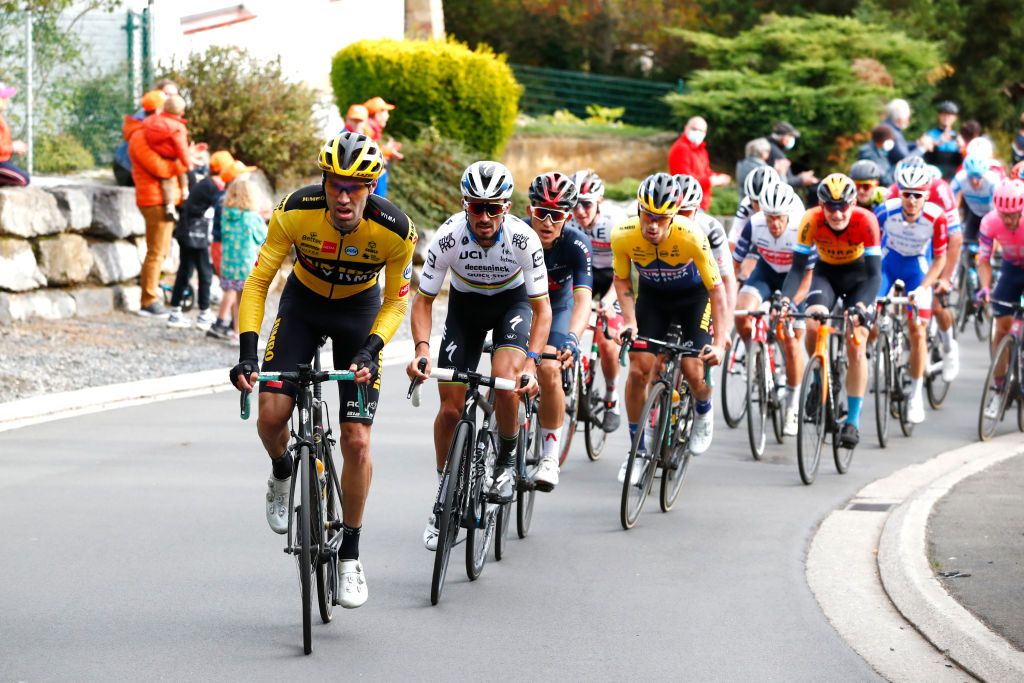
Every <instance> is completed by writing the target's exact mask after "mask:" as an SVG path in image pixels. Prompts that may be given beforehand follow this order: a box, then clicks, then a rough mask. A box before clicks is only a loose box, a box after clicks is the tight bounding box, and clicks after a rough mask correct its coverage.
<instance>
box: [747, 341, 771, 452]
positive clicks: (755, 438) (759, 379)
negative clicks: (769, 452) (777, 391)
mask: <svg viewBox="0 0 1024 683" xmlns="http://www.w3.org/2000/svg"><path fill="white" fill-rule="evenodd" d="M765 353H766V352H765V347H764V345H762V344H761V342H756V341H755V342H752V343H751V344H750V351H749V353H748V354H747V397H746V398H747V411H746V412H747V441H748V442H749V443H750V453H751V455H753V456H754V460H760V459H761V456H763V455H764V447H765V445H766V444H767V443H768V434H767V431H766V428H767V426H768V391H767V379H766V378H765V367H766V365H767V357H766V355H765Z"/></svg>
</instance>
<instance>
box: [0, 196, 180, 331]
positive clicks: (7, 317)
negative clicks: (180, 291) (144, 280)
mask: <svg viewBox="0 0 1024 683" xmlns="http://www.w3.org/2000/svg"><path fill="white" fill-rule="evenodd" d="M145 234H146V225H145V222H144V221H143V219H142V214H141V213H139V210H138V208H137V207H136V206H135V190H134V189H132V188H123V187H113V186H110V185H76V186H73V187H72V186H67V187H47V188H38V187H32V186H29V187H25V188H4V189H0V325H10V324H11V323H13V322H15V321H19V320H27V319H29V318H50V319H53V318H66V317H71V316H75V315H102V314H104V313H108V312H110V311H112V310H114V309H115V308H119V309H124V310H138V308H139V296H140V293H141V292H140V290H139V287H138V277H139V273H140V272H141V270H142V261H143V259H144V258H145V256H146V239H145ZM177 269H178V245H177V243H176V242H174V241H173V240H172V243H171V254H170V256H169V257H168V258H167V260H166V261H165V262H164V264H163V271H164V272H165V273H174V272H177Z"/></svg>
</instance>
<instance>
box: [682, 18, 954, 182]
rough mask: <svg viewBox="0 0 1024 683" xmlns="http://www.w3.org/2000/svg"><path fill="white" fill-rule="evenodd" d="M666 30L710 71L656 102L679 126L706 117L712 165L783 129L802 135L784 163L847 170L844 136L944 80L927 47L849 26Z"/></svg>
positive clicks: (872, 28)
mask: <svg viewBox="0 0 1024 683" xmlns="http://www.w3.org/2000/svg"><path fill="white" fill-rule="evenodd" d="M673 32H674V33H676V34H677V35H679V36H680V37H682V38H683V39H684V40H686V41H688V42H690V43H692V44H693V46H694V48H695V50H696V51H697V52H699V53H700V54H701V56H703V57H704V58H705V59H706V60H707V62H708V63H709V64H714V65H715V67H716V68H715V69H714V70H704V71H697V72H695V73H694V74H693V76H692V77H691V78H690V80H689V81H688V84H687V85H688V91H687V92H686V93H683V94H670V95H667V96H666V101H668V103H669V104H670V106H671V107H672V109H673V111H674V113H675V114H676V116H677V117H678V118H679V120H680V121H684V120H686V119H687V118H689V117H690V116H694V115H701V116H703V117H704V118H706V119H707V121H708V129H709V131H708V135H709V148H710V149H711V150H712V152H713V153H714V154H715V155H717V156H719V158H721V159H737V158H741V157H742V156H743V146H744V144H746V142H747V141H748V140H751V139H752V138H755V137H760V136H763V135H766V134H767V133H768V132H769V130H770V127H771V125H772V124H773V123H774V122H775V121H779V120H787V121H790V122H791V123H793V124H794V125H795V126H796V127H797V128H799V129H800V131H801V133H802V137H801V138H800V144H799V146H798V147H797V149H796V153H795V154H794V155H793V156H794V161H795V162H797V163H800V162H804V163H805V164H806V165H807V166H809V167H813V168H815V169H817V170H818V171H819V175H820V174H821V172H823V171H824V170H825V169H827V168H836V167H845V166H846V165H847V161H848V159H847V158H846V157H847V155H848V154H849V153H850V152H851V151H853V152H855V151H856V148H855V147H854V146H852V145H851V144H850V138H851V136H854V135H856V134H858V133H861V132H863V131H866V130H868V129H870V128H871V127H872V126H874V125H875V124H876V123H877V122H878V120H879V115H880V112H881V110H882V107H883V105H884V102H885V101H886V100H887V99H889V98H891V97H895V96H896V95H897V93H899V94H901V95H903V96H910V97H911V98H912V99H915V98H922V97H928V96H930V95H931V94H932V93H933V92H934V85H933V84H934V81H935V80H937V79H938V78H941V77H943V76H944V75H945V74H946V71H945V70H944V69H943V65H942V63H941V58H940V52H939V48H938V47H937V46H936V45H935V44H933V43H928V42H925V41H922V40H915V39H912V38H908V37H907V36H906V35H905V34H903V33H900V32H897V31H893V30H890V29H887V28H885V27H883V26H876V25H872V24H866V23H863V22H860V21H857V20H856V19H849V18H838V17H827V16H821V15H811V16H807V17H780V16H777V15H768V16H767V17H765V19H764V21H763V22H762V23H761V24H760V25H759V26H756V27H755V28H753V29H751V30H749V31H745V32H743V33H741V34H739V35H738V36H736V37H735V38H722V37H719V36H712V35H708V34H703V33H697V32H693V31H680V30H674V31H673Z"/></svg>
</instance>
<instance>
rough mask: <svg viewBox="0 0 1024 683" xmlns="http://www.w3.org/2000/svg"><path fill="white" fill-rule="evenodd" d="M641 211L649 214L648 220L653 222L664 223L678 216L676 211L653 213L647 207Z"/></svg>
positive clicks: (645, 214)
mask: <svg viewBox="0 0 1024 683" xmlns="http://www.w3.org/2000/svg"><path fill="white" fill-rule="evenodd" d="M640 213H642V214H643V215H644V216H647V220H649V221H651V222H653V223H662V222H664V221H668V220H672V219H673V218H675V217H676V215H675V214H674V213H651V212H650V211H648V210H647V209H640Z"/></svg>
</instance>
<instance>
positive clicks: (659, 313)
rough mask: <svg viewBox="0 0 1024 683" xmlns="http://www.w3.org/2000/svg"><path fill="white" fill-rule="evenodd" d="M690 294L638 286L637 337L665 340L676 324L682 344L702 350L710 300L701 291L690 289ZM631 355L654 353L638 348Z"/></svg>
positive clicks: (706, 340) (707, 334)
mask: <svg viewBox="0 0 1024 683" xmlns="http://www.w3.org/2000/svg"><path fill="white" fill-rule="evenodd" d="M691 289H692V290H693V291H692V292H689V291H686V292H682V293H680V294H670V293H665V292H658V291H657V290H652V289H646V290H645V288H644V287H643V286H641V287H640V292H639V293H638V294H637V297H636V326H637V328H639V329H638V330H637V333H638V334H639V335H641V336H643V337H650V338H652V339H660V340H663V341H664V339H665V336H666V335H667V334H668V328H669V326H670V325H671V324H672V323H678V324H679V326H680V327H681V328H682V331H683V343H684V344H685V343H686V342H690V346H691V347H693V348H695V349H702V348H704V346H706V345H707V344H710V343H711V297H710V296H709V295H708V290H706V289H705V288H704V287H693V288H691ZM633 350H634V351H648V352H650V353H654V352H656V351H657V349H645V348H641V347H638V346H634V347H633Z"/></svg>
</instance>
